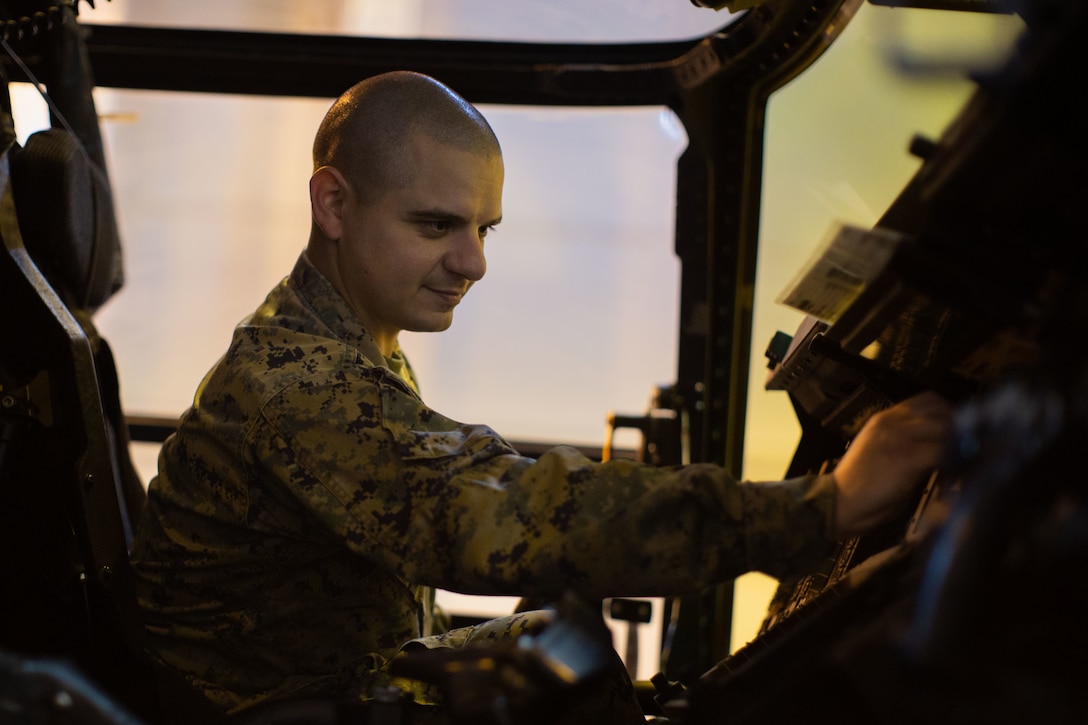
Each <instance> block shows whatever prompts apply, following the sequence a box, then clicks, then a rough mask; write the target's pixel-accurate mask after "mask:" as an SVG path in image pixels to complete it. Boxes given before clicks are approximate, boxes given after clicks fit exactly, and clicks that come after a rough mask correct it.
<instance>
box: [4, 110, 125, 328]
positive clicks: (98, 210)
mask: <svg viewBox="0 0 1088 725" xmlns="http://www.w3.org/2000/svg"><path fill="white" fill-rule="evenodd" d="M11 180H12V192H13V194H14V197H15V209H16V212H17V215H18V218H19V228H20V230H21V231H22V235H23V241H24V244H25V245H26V248H27V252H28V253H29V254H30V256H31V257H32V258H33V259H34V262H35V264H37V265H38V267H39V268H40V269H41V270H42V273H43V274H44V275H45V276H46V278H47V279H48V280H49V281H50V283H52V284H53V286H54V287H56V288H57V292H58V294H60V296H61V297H62V299H64V301H65V302H66V303H67V304H69V305H74V306H77V307H79V308H80V309H83V310H87V311H90V312H93V311H94V310H96V309H97V308H98V307H100V306H101V305H102V304H103V303H105V302H106V300H108V299H109V298H110V297H111V296H112V295H113V294H114V293H115V292H116V291H117V290H119V289H120V288H121V285H122V284H123V283H124V271H123V266H122V259H121V240H120V235H119V234H118V231H117V219H116V216H115V215H114V209H113V195H112V194H111V192H110V186H109V180H108V178H107V177H106V174H105V173H104V172H103V170H102V169H101V168H99V167H98V165H96V164H95V163H94V162H92V161H91V160H90V158H89V157H88V156H87V154H86V152H85V151H84V149H83V147H82V146H81V145H80V142H79V140H78V139H76V138H74V137H73V136H72V135H71V134H70V133H68V131H66V130H64V129H61V128H50V129H46V130H44V131H38V132H37V133H34V134H32V135H31V136H30V137H29V138H28V139H27V140H26V144H25V146H23V147H22V148H15V149H13V153H12V154H11Z"/></svg>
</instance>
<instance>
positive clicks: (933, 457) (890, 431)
mask: <svg viewBox="0 0 1088 725" xmlns="http://www.w3.org/2000/svg"><path fill="white" fill-rule="evenodd" d="M951 434H952V407H951V406H950V405H949V404H948V402H947V401H945V400H944V398H942V397H940V396H939V395H937V394H936V393H928V392H927V393H922V394H920V395H916V396H915V397H913V398H908V399H907V400H904V401H902V402H901V403H899V404H897V405H894V406H892V407H891V408H888V409H886V410H882V411H880V412H879V413H877V414H875V415H873V416H872V417H871V418H870V419H869V420H868V421H866V423H865V425H864V426H863V427H862V429H861V432H859V433H858V434H857V436H856V437H855V438H854V441H853V442H852V443H851V444H850V447H849V448H848V449H847V450H846V453H845V454H844V455H843V457H842V460H841V461H840V462H839V464H838V465H837V466H836V467H835V470H834V472H833V476H834V478H835V483H836V488H837V496H836V499H835V529H836V533H837V534H838V535H839V536H843V537H846V536H853V535H854V534H859V533H861V532H863V531H865V530H867V529H870V528H872V527H873V526H875V525H876V524H879V523H881V522H882V521H884V520H885V519H887V518H889V517H890V516H892V515H893V514H895V513H896V512H898V511H899V510H900V509H901V508H902V507H903V505H904V504H905V503H906V501H907V500H908V499H909V498H910V495H911V493H912V492H914V491H916V490H917V488H918V485H919V484H920V483H921V482H922V481H924V480H925V478H926V477H927V476H928V474H930V473H931V472H932V471H933V470H934V469H935V468H936V467H937V466H939V465H940V463H941V460H942V457H943V456H944V454H945V451H946V449H947V447H948V444H949V440H950V438H951Z"/></svg>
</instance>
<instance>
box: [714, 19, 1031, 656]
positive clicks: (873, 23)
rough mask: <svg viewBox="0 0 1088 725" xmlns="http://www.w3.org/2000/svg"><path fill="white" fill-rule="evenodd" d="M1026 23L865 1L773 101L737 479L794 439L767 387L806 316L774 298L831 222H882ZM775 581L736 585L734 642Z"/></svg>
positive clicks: (768, 469)
mask: <svg viewBox="0 0 1088 725" xmlns="http://www.w3.org/2000/svg"><path fill="white" fill-rule="evenodd" d="M1022 27H1023V24H1022V21H1020V19H1019V18H1018V17H1015V16H1008V15H987V14H975V13H964V12H948V11H943V12H942V11H931V10H918V9H906V8H888V7H877V6H872V5H869V4H868V3H866V4H863V5H862V6H861V7H860V8H859V10H858V12H857V14H856V15H855V16H854V17H853V19H851V20H850V23H849V24H848V25H847V27H846V28H845V29H844V30H843V33H842V35H841V36H840V37H839V38H838V39H837V40H836V41H835V42H834V43H833V44H832V45H831V47H830V48H829V49H828V50H827V52H826V53H825V54H824V55H823V56H822V57H821V58H820V59H818V60H817V61H816V63H815V64H813V65H812V66H811V67H810V68H808V69H807V70H806V71H805V72H804V73H803V74H802V75H801V76H800V77H798V78H797V79H795V80H794V81H792V82H791V83H790V84H788V85H787V86H785V87H784V88H782V89H781V90H779V91H778V92H776V93H775V94H774V95H772V96H771V98H770V101H769V102H768V105H767V120H766V133H765V142H764V143H765V146H764V153H765V157H764V174H763V200H762V209H761V214H760V239H759V258H758V268H757V276H756V293H755V295H756V300H755V310H754V320H753V334H752V351H751V362H750V365H751V371H752V373H751V378H750V380H749V393H748V412H747V417H746V420H745V445H744V448H745V455H744V472H745V476H747V477H749V478H752V479H755V480H773V479H775V478H778V477H780V476H781V475H782V473H783V472H784V471H785V470H786V469H787V468H788V466H789V461H790V456H791V455H792V453H793V451H794V445H795V444H796V442H797V440H799V438H800V428H799V426H798V424H797V417H796V414H795V412H794V410H793V407H792V406H791V404H790V402H789V399H788V398H787V396H786V395H784V394H776V393H769V392H767V391H766V390H764V388H763V386H764V382H765V380H764V375H763V371H764V370H765V363H766V358H765V357H764V351H765V350H766V346H767V343H768V342H770V340H771V338H772V337H773V336H774V333H775V332H776V331H778V330H781V331H783V332H786V333H788V334H793V332H794V331H795V330H796V329H797V326H798V325H799V324H800V323H801V321H802V319H803V316H802V315H801V313H799V312H797V311H795V310H792V309H789V308H786V307H783V306H782V305H779V304H776V303H775V302H774V300H775V298H776V297H777V296H778V294H779V293H780V292H781V291H782V290H783V289H784V288H785V287H786V285H787V284H789V282H790V280H791V279H792V278H793V277H794V275H795V274H796V273H797V272H798V270H799V269H800V268H801V266H802V264H803V262H804V260H806V259H808V258H809V256H810V255H812V254H813V253H814V251H815V250H816V249H817V248H818V246H819V245H820V243H821V242H822V241H823V239H824V235H825V234H826V233H827V231H828V230H829V228H830V227H831V225H832V224H833V223H835V222H845V223H849V224H854V225H858V226H862V227H869V226H872V225H873V224H874V223H875V222H876V221H877V220H878V218H879V217H880V215H881V214H883V212H884V211H885V210H886V209H887V207H888V206H889V205H890V204H891V203H892V201H894V199H895V197H896V196H897V195H898V194H899V192H900V191H901V190H902V189H903V187H904V186H905V185H906V183H907V182H908V181H909V180H910V178H911V176H912V175H913V174H914V173H915V171H916V170H917V169H918V167H919V166H920V164H921V162H920V161H919V160H918V159H917V158H915V157H913V156H911V155H910V153H909V152H908V146H909V144H910V140H911V138H912V137H913V136H914V135H915V134H920V135H922V136H926V137H929V138H932V139H936V138H937V137H939V135H940V134H941V132H942V131H943V130H944V128H945V127H946V126H947V125H948V124H949V122H950V121H951V120H952V119H953V117H954V116H955V114H956V113H958V112H959V110H960V108H962V106H963V104H964V103H966V101H967V99H968V98H969V97H970V94H971V93H973V91H974V89H975V86H974V84H973V83H972V82H971V81H969V80H968V79H967V77H966V72H968V71H970V70H976V69H978V68H980V67H981V68H985V67H987V66H989V65H992V63H993V62H994V61H995V60H997V59H999V58H1003V57H1004V56H1005V53H1007V52H1008V50H1009V49H1010V48H1011V45H1012V43H1013V42H1014V38H1015V36H1016V34H1017V33H1018V32H1019V31H1020V30H1021V29H1022ZM906 61H910V62H909V63H908V62H906ZM774 584H775V583H774V581H773V580H770V579H768V578H766V577H764V576H763V575H762V574H748V575H746V576H745V577H742V579H741V580H739V581H738V585H737V591H738V597H737V600H736V606H737V609H736V610H735V611H734V629H733V638H732V642H733V645H734V647H739V646H740V645H743V644H745V643H746V642H748V641H750V640H751V638H752V637H753V636H754V635H755V633H756V632H757V630H758V627H759V624H760V623H761V622H762V619H763V616H764V614H765V612H766V604H767V602H768V601H769V599H770V597H771V595H772V594H773V591H774ZM742 591H743V595H742V596H741V595H740V593H741V592H742Z"/></svg>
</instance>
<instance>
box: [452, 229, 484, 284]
mask: <svg viewBox="0 0 1088 725" xmlns="http://www.w3.org/2000/svg"><path fill="white" fill-rule="evenodd" d="M452 241H453V246H452V247H451V249H450V250H449V252H447V253H446V258H445V264H446V269H448V270H449V271H451V272H453V273H455V274H458V275H460V276H461V277H464V278H465V279H467V280H469V281H471V282H476V281H478V280H480V279H483V276H484V273H485V272H487V259H485V257H484V240H483V239H481V238H480V235H479V234H478V233H477V232H476V231H474V230H465V231H464V232H463V233H461V234H457V235H455V236H454V238H453V240H452Z"/></svg>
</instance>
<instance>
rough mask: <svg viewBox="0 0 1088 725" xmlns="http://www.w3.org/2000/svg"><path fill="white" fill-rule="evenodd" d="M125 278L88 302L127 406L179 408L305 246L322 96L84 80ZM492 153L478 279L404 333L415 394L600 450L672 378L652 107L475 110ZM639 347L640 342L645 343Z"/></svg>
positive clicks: (531, 435)
mask: <svg viewBox="0 0 1088 725" xmlns="http://www.w3.org/2000/svg"><path fill="white" fill-rule="evenodd" d="M98 103H99V108H100V111H101V112H102V114H103V115H104V116H105V117H106V118H107V119H111V118H113V119H115V120H112V121H111V120H107V122H106V123H105V130H106V143H107V147H108V152H109V157H110V171H111V174H112V178H113V183H114V191H115V197H116V203H117V208H118V214H119V216H120V220H121V226H122V233H123V235H124V236H123V239H124V243H125V249H126V252H125V253H126V265H127V278H128V279H127V282H126V284H125V287H124V288H123V289H122V291H121V292H120V293H119V294H118V295H117V296H116V297H115V298H114V299H113V300H111V301H110V302H109V303H107V305H106V306H105V307H104V308H103V309H102V310H101V311H100V313H99V316H98V321H99V326H100V327H101V328H102V330H103V334H105V335H106V337H107V338H108V339H110V340H111V341H112V344H113V347H114V350H115V353H116V356H117V358H118V364H119V365H120V367H121V379H122V381H123V389H122V395H123V398H124V403H125V406H126V408H127V409H128V410H129V411H132V412H144V413H152V412H154V413H160V414H166V415H177V414H179V413H180V412H181V411H182V410H183V409H184V408H185V407H186V406H187V405H188V403H189V402H190V400H191V397H192V394H193V391H194V390H195V387H196V384H197V383H198V382H199V380H200V378H201V377H202V376H203V374H204V372H205V370H206V369H207V368H208V367H209V366H210V365H211V364H212V363H214V362H215V360H216V359H217V358H218V357H219V355H221V354H222V353H223V351H224V350H225V349H226V346H227V344H228V341H229V339H230V334H231V330H232V328H233V326H234V325H235V324H236V323H237V322H238V321H239V320H240V319H241V318H242V317H244V316H245V315H247V314H248V313H249V312H251V311H252V310H253V309H254V308H255V307H256V306H257V304H258V303H259V302H260V301H261V300H262V299H263V297H264V295H265V294H266V293H267V291H268V290H269V289H270V288H271V287H272V286H273V285H274V284H275V283H276V282H277V281H279V279H280V278H281V277H283V276H284V275H285V274H286V273H287V272H288V271H289V270H290V268H291V266H292V264H293V263H294V261H295V259H296V257H297V256H298V254H299V252H300V251H301V250H302V248H303V247H304V246H305V243H306V237H307V235H308V233H309V226H310V216H309V214H310V212H309V202H308V196H307V186H306V181H307V179H308V178H309V174H310V158H309V148H310V142H311V139H312V135H313V131H314V129H316V127H317V124H318V122H319V121H320V119H321V116H322V115H323V114H324V112H325V110H326V108H327V106H328V103H329V102H328V101H321V100H309V99H264V98H251V97H234V96H213V95H196V94H168V93H153V92H138V91H116V90H108V89H99V91H98ZM483 110H484V112H485V114H486V115H487V116H488V118H489V120H490V121H491V122H492V124H493V126H494V127H495V130H496V133H497V134H498V135H499V137H500V139H501V140H502V142H503V145H504V151H505V160H506V167H507V181H506V192H505V200H504V221H503V223H502V225H501V227H500V228H499V229H498V231H497V232H496V233H495V234H494V235H493V236H490V237H489V238H488V257H489V260H488V262H489V270H488V276H487V278H486V279H485V280H484V281H483V282H481V283H480V284H478V285H476V286H475V287H474V288H473V291H472V293H471V294H470V295H469V296H468V297H467V298H466V300H465V302H464V303H463V304H462V305H461V306H460V307H459V309H458V312H457V316H456V318H455V321H454V326H453V328H452V329H451V330H450V331H449V332H447V333H445V334H441V335H426V334H406V335H405V336H404V347H405V349H406V351H407V352H408V354H409V355H410V357H411V359H412V361H413V364H414V365H415V367H416V369H417V372H418V373H419V375H420V379H421V382H422V386H423V390H424V392H425V394H426V398H427V400H428V402H429V403H430V404H431V405H432V406H434V407H435V408H437V409H438V410H440V411H441V412H443V413H445V414H446V415H449V416H451V417H453V418H455V419H460V420H464V421H467V422H482V423H487V424H490V425H492V426H494V427H496V428H497V429H498V430H499V431H500V432H502V433H503V434H504V435H506V436H508V437H511V438H515V439H521V440H525V439H529V440H553V441H563V442H570V443H579V444H593V445H599V444H600V442H601V441H602V440H603V437H604V424H605V420H606V416H607V413H608V412H609V411H610V410H614V409H618V410H620V411H623V412H638V413H641V412H644V411H645V409H646V405H647V402H648V400H649V396H650V393H651V391H652V389H653V386H655V385H657V384H659V383H665V382H669V381H671V380H672V379H673V377H674V376H675V360H676V352H675V341H676V337H677V333H676V317H677V314H678V313H677V298H678V290H677V285H678V267H677V262H676V259H675V257H674V255H673V254H672V243H671V239H672V226H673V201H672V200H673V195H674V187H675V178H674V176H675V175H674V168H675V161H676V157H677V155H678V154H679V153H680V151H681V150H682V148H683V145H684V143H685V138H684V134H683V132H682V130H681V128H680V127H679V125H678V123H677V122H676V120H675V118H674V116H673V115H672V114H671V112H669V111H666V110H663V109H646V108H640V109H623V108H620V109H608V110H599V111H598V110H588V109H538V108H512V107H484V108H483ZM647 340H651V341H653V342H652V344H648V343H647Z"/></svg>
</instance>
